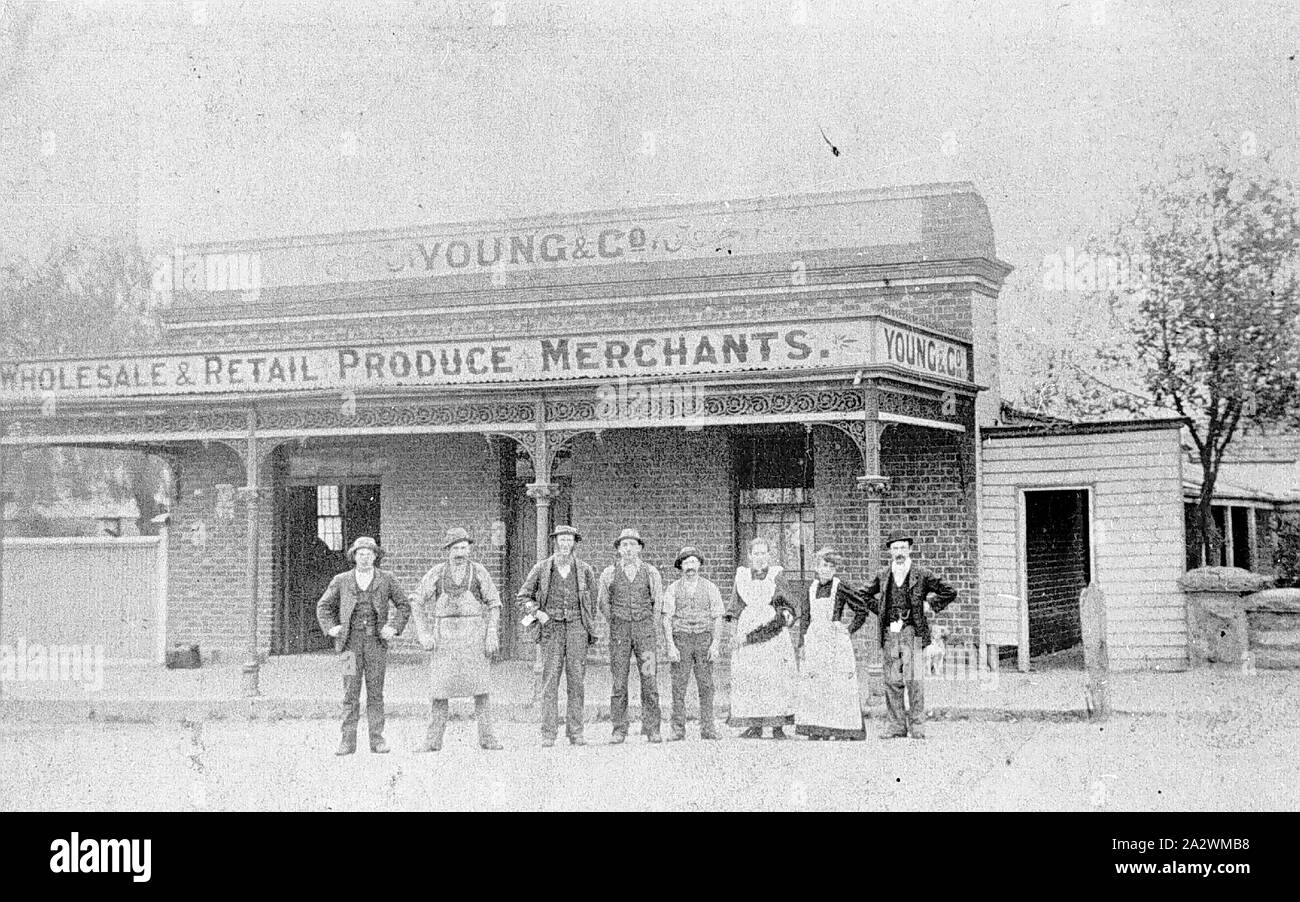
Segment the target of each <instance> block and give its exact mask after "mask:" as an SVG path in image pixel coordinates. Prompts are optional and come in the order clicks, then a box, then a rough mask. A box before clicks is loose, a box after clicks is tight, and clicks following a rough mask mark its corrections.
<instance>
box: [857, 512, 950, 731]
mask: <svg viewBox="0 0 1300 902" xmlns="http://www.w3.org/2000/svg"><path fill="white" fill-rule="evenodd" d="M912 544H913V543H912V537H911V536H909V535H908V534H907V533H904V532H895V533H893V534H891V535H890V537H889V541H888V542H887V543H886V547H887V548H888V549H889V560H890V563H889V566H888V567H884V568H882V569H881V570H880V572H879V573H877V574H876V578H875V579H874V580H872V582H871V584H870V585H869V586H867V587H866V588H864V589H863V590H862V592H861V593H860V596H861V598H862V599H863V601H865V602H866V605H867V608H868V609H869V610H870V611H871V613H873V614H875V615H876V616H878V617H879V618H880V647H881V648H882V649H884V653H885V707H886V710H887V713H888V716H889V728H888V729H887V730H886V731H885V732H884V733H883V734H882V735H881V738H882V739H899V738H904V737H906V736H907V735H908V733H909V731H910V733H911V736H912V738H913V739H924V738H925V686H924V683H923V678H924V676H925V667H924V652H925V647H926V646H927V645H929V644H930V620H929V618H930V617H931V616H932V615H933V614H935V613H937V612H938V611H942V610H943V609H944V608H946V607H947V606H948V605H950V604H952V602H953V600H954V599H956V597H957V590H956V589H954V588H953V587H952V586H950V585H948V584H947V583H946V582H944V581H943V580H942V579H940V578H939V577H938V575H936V574H935V573H934V572H933V571H931V570H929V569H928V568H926V567H922V566H920V565H919V564H914V563H913V562H912ZM904 692H906V697H904Z"/></svg>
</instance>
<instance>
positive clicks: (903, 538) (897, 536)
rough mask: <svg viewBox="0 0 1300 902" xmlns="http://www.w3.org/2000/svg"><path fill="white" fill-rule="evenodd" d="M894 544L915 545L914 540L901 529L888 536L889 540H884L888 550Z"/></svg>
mask: <svg viewBox="0 0 1300 902" xmlns="http://www.w3.org/2000/svg"><path fill="white" fill-rule="evenodd" d="M895 542H906V543H907V544H908V545H915V544H916V540H915V539H913V538H912V537H911V536H910V535H908V534H907V533H906V532H904V531H903V530H901V529H896V530H894V531H893V532H891V533H890V534H889V538H888V539H886V540H885V547H886V548H888V547H889V546H890V545H893V544H894V543H895Z"/></svg>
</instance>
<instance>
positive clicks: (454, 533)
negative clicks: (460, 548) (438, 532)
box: [442, 526, 474, 548]
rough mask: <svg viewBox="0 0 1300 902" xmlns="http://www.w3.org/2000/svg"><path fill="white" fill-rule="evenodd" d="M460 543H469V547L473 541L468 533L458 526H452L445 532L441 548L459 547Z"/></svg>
mask: <svg viewBox="0 0 1300 902" xmlns="http://www.w3.org/2000/svg"><path fill="white" fill-rule="evenodd" d="M461 542H469V543H470V544H471V545H473V544H474V540H473V539H471V538H470V537H469V533H468V532H466V531H465V530H464V529H461V528H460V527H459V526H453V527H452V528H451V529H449V530H447V535H446V536H444V537H443V539H442V547H443V548H450V547H451V546H452V545H459V544H460V543H461Z"/></svg>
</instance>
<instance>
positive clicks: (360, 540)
mask: <svg viewBox="0 0 1300 902" xmlns="http://www.w3.org/2000/svg"><path fill="white" fill-rule="evenodd" d="M362 548H369V549H370V550H371V551H373V552H374V553H375V558H376V559H378V558H381V557H383V556H384V550H383V549H382V548H380V547H379V543H377V542H376V541H375V540H374V539H372V538H370V536H357V538H356V541H354V542H353V543H352V547H351V548H349V549H348V560H350V561H355V560H356V559H357V552H358V551H360V550H361V549H362Z"/></svg>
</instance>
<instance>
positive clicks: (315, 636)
mask: <svg viewBox="0 0 1300 902" xmlns="http://www.w3.org/2000/svg"><path fill="white" fill-rule="evenodd" d="M283 492H284V494H283V498H282V503H281V505H280V510H281V518H280V524H281V539H280V543H281V544H280V547H281V548H282V549H283V554H282V555H281V566H282V568H283V569H282V572H281V579H280V585H281V587H282V592H281V596H280V604H279V607H278V612H277V613H278V617H277V624H276V631H275V640H274V642H273V643H272V650H273V652H274V653H275V654H280V655H292V654H300V653H302V652H310V651H320V650H322V649H327V648H330V647H332V646H331V643H330V639H329V637H328V636H326V635H325V634H324V633H322V632H321V629H320V624H318V623H317V621H316V601H317V600H318V599H319V598H320V596H321V594H322V593H323V592H324V591H325V588H326V586H328V585H329V581H330V579H331V578H332V577H333V576H334V575H335V574H338V573H342V572H343V571H345V570H347V569H348V568H349V566H350V565H349V562H348V559H347V549H348V546H349V545H351V544H352V542H353V540H354V539H356V538H357V536H371V537H373V538H374V539H375V541H376V542H378V543H379V544H380V545H381V546H382V545H383V538H382V537H381V536H380V534H379V486H378V485H377V484H375V483H373V482H360V481H358V482H349V481H342V480H340V481H332V480H324V481H321V482H313V483H311V484H302V483H295V484H290V485H287V486H285V488H284V490H283Z"/></svg>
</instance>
